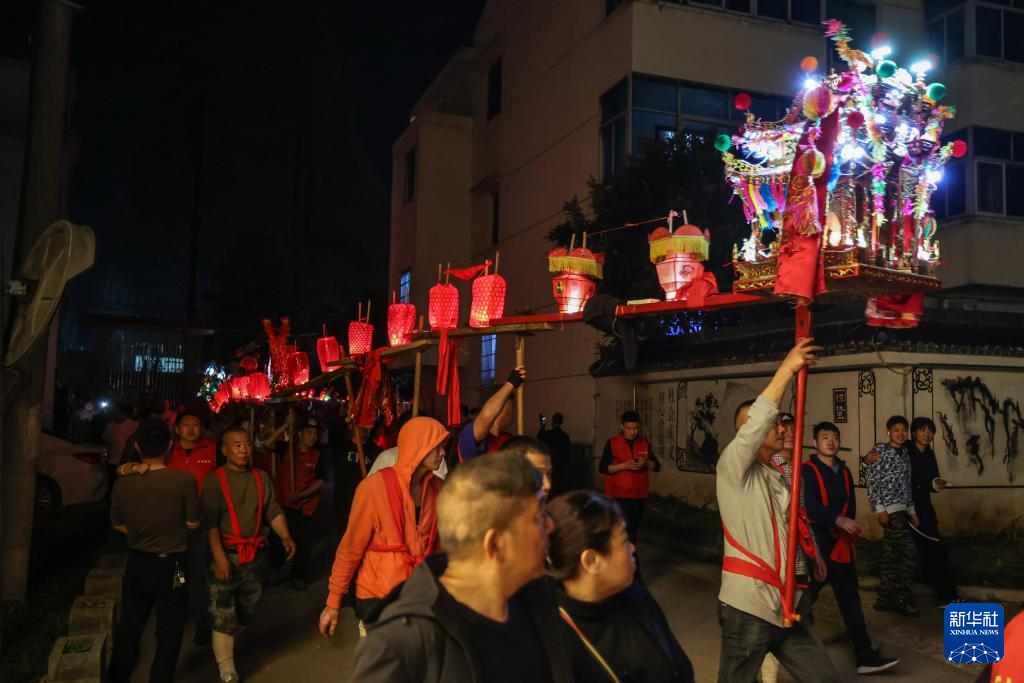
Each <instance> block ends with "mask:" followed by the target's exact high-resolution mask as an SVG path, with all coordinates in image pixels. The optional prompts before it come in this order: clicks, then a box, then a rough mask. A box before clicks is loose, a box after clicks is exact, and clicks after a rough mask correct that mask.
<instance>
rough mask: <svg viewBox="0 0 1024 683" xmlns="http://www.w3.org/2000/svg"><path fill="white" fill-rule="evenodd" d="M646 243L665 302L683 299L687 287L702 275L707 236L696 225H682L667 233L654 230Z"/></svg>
mask: <svg viewBox="0 0 1024 683" xmlns="http://www.w3.org/2000/svg"><path fill="white" fill-rule="evenodd" d="M683 220H686V219H685V218H684V219H683ZM669 226H670V227H671V217H670V219H669ZM648 240H649V242H650V256H651V263H653V264H654V267H655V269H656V270H657V271H658V282H659V284H661V288H662V289H663V290H665V299H666V300H668V301H678V300H682V299H685V298H686V293H687V290H689V288H690V285H692V284H693V283H694V282H695V281H697V280H700V279H701V278H703V276H704V266H703V265H701V261H706V260H707V259H708V249H709V246H710V236H709V235H708V233H707V232H706V231H704V232H702V231H701V229H700V228H698V227H697V226H695V225H683V226H682V227H680V228H679V229H677V230H676V231H675V232H669V228H665V227H660V228H657V229H656V230H654V232H652V233H651V234H650V237H648Z"/></svg>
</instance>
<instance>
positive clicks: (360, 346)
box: [348, 320, 373, 356]
mask: <svg viewBox="0 0 1024 683" xmlns="http://www.w3.org/2000/svg"><path fill="white" fill-rule="evenodd" d="M372 348H373V325H371V324H370V323H364V322H361V321H359V320H353V321H352V322H350V323H349V324H348V352H349V353H350V354H352V355H353V356H359V355H362V354H364V353H369V352H370V350H371V349H372Z"/></svg>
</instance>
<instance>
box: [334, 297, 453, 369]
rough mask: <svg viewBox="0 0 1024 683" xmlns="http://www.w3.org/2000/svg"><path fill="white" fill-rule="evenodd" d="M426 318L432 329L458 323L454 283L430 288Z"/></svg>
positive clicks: (449, 326) (448, 326)
mask: <svg viewBox="0 0 1024 683" xmlns="http://www.w3.org/2000/svg"><path fill="white" fill-rule="evenodd" d="M427 318H428V319H429V321H430V329H432V330H439V329H443V328H451V327H455V326H456V325H458V324H459V290H457V289H455V285H442V284H436V285H434V286H433V287H431V288H430V303H429V305H428V306H427ZM353 353H355V352H354V351H353Z"/></svg>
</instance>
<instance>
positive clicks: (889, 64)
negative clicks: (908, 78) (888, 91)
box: [875, 59, 897, 78]
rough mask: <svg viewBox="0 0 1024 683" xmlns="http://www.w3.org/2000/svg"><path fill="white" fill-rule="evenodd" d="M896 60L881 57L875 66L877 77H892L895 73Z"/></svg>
mask: <svg viewBox="0 0 1024 683" xmlns="http://www.w3.org/2000/svg"><path fill="white" fill-rule="evenodd" d="M896 69H897V67H896V62H894V61H892V60H891V59H883V60H882V61H880V62H879V63H878V66H876V67H875V73H876V74H878V77H879V78H892V77H893V76H894V75H895V74H896Z"/></svg>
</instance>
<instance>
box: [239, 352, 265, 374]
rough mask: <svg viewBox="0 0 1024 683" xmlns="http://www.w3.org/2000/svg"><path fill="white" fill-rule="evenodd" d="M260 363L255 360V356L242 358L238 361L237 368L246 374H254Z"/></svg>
mask: <svg viewBox="0 0 1024 683" xmlns="http://www.w3.org/2000/svg"><path fill="white" fill-rule="evenodd" d="M259 365H260V362H259V361H258V360H256V356H244V357H243V358H242V360H240V361H238V367H240V368H242V369H243V370H245V371H246V372H256V368H258V367H259Z"/></svg>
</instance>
